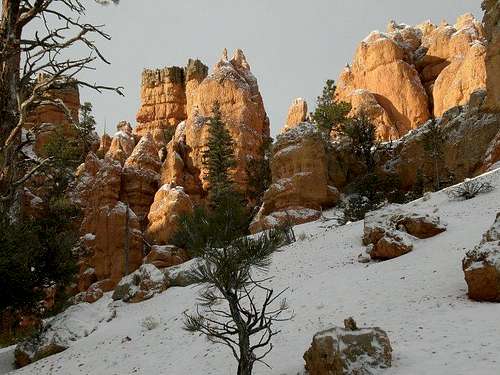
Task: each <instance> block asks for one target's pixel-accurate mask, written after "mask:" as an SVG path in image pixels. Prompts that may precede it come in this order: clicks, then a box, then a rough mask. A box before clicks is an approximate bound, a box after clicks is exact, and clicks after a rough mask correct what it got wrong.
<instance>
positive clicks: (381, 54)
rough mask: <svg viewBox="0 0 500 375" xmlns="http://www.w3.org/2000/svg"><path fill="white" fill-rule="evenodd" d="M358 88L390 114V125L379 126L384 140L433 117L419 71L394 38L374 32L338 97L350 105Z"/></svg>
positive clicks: (344, 76)
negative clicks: (385, 136)
mask: <svg viewBox="0 0 500 375" xmlns="http://www.w3.org/2000/svg"><path fill="white" fill-rule="evenodd" d="M358 89H364V90H367V91H369V92H370V93H371V94H372V95H373V96H374V97H375V99H376V101H377V103H378V104H379V105H380V106H381V107H382V108H383V109H384V110H385V112H386V113H387V117H388V120H389V123H383V124H380V123H379V127H378V129H377V134H378V135H379V137H381V138H382V137H383V136H384V135H392V134H395V135H397V137H398V138H399V137H401V136H403V135H404V134H406V133H407V132H408V131H409V130H411V129H414V128H415V127H417V126H418V125H420V124H422V123H424V122H425V121H426V120H427V119H429V117H430V114H429V106H428V99H427V94H426V92H425V89H424V87H423V85H422V83H421V81H420V79H419V76H418V72H417V70H416V69H415V67H414V66H412V64H411V61H410V57H409V56H408V53H407V51H406V50H405V48H403V46H401V45H400V44H399V43H398V42H397V41H396V40H394V38H393V37H391V35H388V34H384V33H380V32H373V33H371V34H370V35H369V36H368V37H367V38H366V39H365V40H363V41H362V42H361V44H360V45H359V47H358V49H357V51H356V54H355V57H354V62H353V64H352V67H347V68H345V70H344V71H343V72H342V74H341V75H340V78H339V80H338V87H337V98H338V99H339V100H341V101H347V102H348V101H349V100H350V98H352V92H353V91H355V90H358ZM359 109H364V108H363V107H361V108H359V107H358V108H356V110H359Z"/></svg>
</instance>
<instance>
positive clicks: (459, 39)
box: [336, 14, 494, 140]
mask: <svg viewBox="0 0 500 375" xmlns="http://www.w3.org/2000/svg"><path fill="white" fill-rule="evenodd" d="M487 51H488V41H487V39H486V34H485V30H484V29H483V26H482V24H481V23H480V22H479V21H477V20H476V19H475V18H474V17H473V16H472V15H471V14H465V15H463V16H461V17H459V18H458V19H457V21H456V23H455V24H454V25H449V24H447V23H445V22H443V23H442V24H440V25H434V24H432V23H430V22H429V21H427V22H424V23H422V24H420V25H416V26H408V25H405V24H397V23H396V22H394V21H392V22H390V23H389V25H388V27H387V32H385V33H382V32H379V31H374V32H372V33H371V34H370V35H369V36H368V37H366V38H365V39H364V40H363V41H362V42H361V43H360V45H359V46H358V48H357V50H356V53H355V56H354V59H353V63H352V65H351V66H347V67H346V68H345V69H344V71H343V72H342V73H341V75H340V77H339V79H338V82H337V84H338V88H337V91H336V97H337V99H338V100H342V101H346V102H349V103H351V104H352V107H353V108H352V111H351V115H355V114H357V113H359V112H360V111H364V112H366V113H367V114H368V115H369V117H371V118H372V120H373V121H374V123H375V124H376V126H377V134H378V137H379V138H380V139H386V140H387V139H396V138H400V137H402V136H404V135H405V134H406V133H408V131H410V130H412V129H415V128H416V127H418V126H420V125H422V124H423V123H425V122H426V121H427V120H428V119H430V118H434V117H440V116H442V115H443V114H444V113H445V112H446V111H447V110H448V109H450V108H453V107H456V106H459V105H464V104H467V103H468V101H469V97H470V95H471V94H472V93H473V92H475V91H477V90H479V89H483V88H485V87H486V83H487V81H488V74H490V75H491V74H493V75H494V73H490V72H488V69H487V68H486V56H487Z"/></svg>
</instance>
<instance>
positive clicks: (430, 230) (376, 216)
mask: <svg viewBox="0 0 500 375" xmlns="http://www.w3.org/2000/svg"><path fill="white" fill-rule="evenodd" d="M445 230H446V226H445V225H443V224H442V223H441V222H440V219H439V217H437V216H431V215H421V214H418V213H414V212H408V211H405V210H403V209H402V207H401V206H399V205H392V206H390V207H388V208H385V209H383V210H381V211H376V212H372V213H368V214H367V215H366V217H365V222H364V229H363V244H364V245H366V246H368V247H367V253H368V254H369V255H370V257H371V259H382V260H386V259H392V258H396V257H399V256H401V255H404V254H406V253H408V252H410V251H412V250H413V242H414V241H416V240H417V239H419V238H429V237H434V236H436V235H438V234H439V233H442V232H444V231H445Z"/></svg>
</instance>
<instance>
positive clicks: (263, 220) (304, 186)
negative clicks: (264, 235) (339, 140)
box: [250, 123, 339, 233]
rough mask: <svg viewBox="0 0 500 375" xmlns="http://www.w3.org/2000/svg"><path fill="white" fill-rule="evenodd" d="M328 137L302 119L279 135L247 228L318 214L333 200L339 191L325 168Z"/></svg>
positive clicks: (297, 220)
mask: <svg viewBox="0 0 500 375" xmlns="http://www.w3.org/2000/svg"><path fill="white" fill-rule="evenodd" d="M331 151H332V150H331V148H330V144H329V141H328V139H326V137H325V136H324V135H323V133H322V132H321V131H320V130H319V129H318V127H317V126H315V125H312V124H308V123H302V124H300V125H298V126H297V127H295V128H292V129H290V130H288V131H287V132H285V133H283V134H281V135H279V136H278V137H277V140H276V144H275V145H274V147H273V155H272V159H271V174H272V183H271V186H270V187H269V189H268V190H267V191H266V192H265V194H264V198H263V204H262V207H261V208H260V210H259V213H258V214H257V216H256V217H255V218H254V220H253V222H252V224H251V226H250V229H251V231H252V232H254V233H255V232H258V231H261V230H264V229H267V228H270V227H273V226H276V225H279V224H282V223H284V222H285V221H291V222H292V223H295V224H300V223H304V222H307V221H311V220H315V219H317V218H319V216H320V212H321V209H322V208H326V207H331V206H333V205H335V203H337V201H338V199H339V192H338V190H337V189H336V188H335V187H334V185H333V183H332V181H331V178H330V170H329V154H330V152H331Z"/></svg>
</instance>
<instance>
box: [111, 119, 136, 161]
mask: <svg viewBox="0 0 500 375" xmlns="http://www.w3.org/2000/svg"><path fill="white" fill-rule="evenodd" d="M116 129H117V132H116V133H115V135H114V136H113V139H112V141H111V144H110V146H109V149H108V151H107V152H106V156H105V157H106V158H109V159H113V160H117V161H119V162H120V164H121V165H123V163H125V160H127V158H128V157H129V156H130V154H132V151H134V147H135V139H134V136H133V135H132V126H131V125H130V123H128V122H127V121H120V122H119V123H118V125H116Z"/></svg>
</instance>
